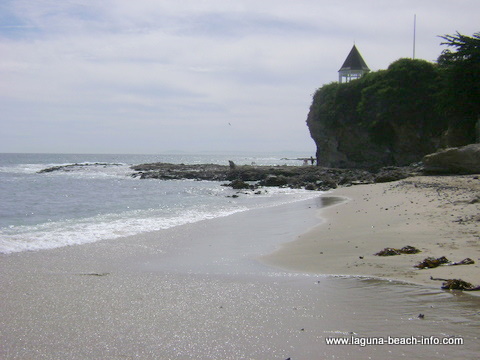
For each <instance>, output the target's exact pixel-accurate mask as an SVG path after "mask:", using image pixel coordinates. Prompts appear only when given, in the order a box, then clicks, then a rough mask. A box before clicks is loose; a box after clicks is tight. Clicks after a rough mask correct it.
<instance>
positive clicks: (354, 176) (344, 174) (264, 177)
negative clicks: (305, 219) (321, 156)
mask: <svg viewBox="0 0 480 360" xmlns="http://www.w3.org/2000/svg"><path fill="white" fill-rule="evenodd" d="M132 169H133V170H134V171H135V172H134V173H133V174H132V176H133V177H138V178H140V179H160V180H181V179H191V180H209V181H229V183H228V184H226V185H229V186H231V187H233V188H235V189H246V188H250V189H254V188H256V187H259V186H280V187H290V188H295V189H301V188H303V189H306V190H323V191H325V190H330V189H335V188H336V187H338V186H351V185H358V184H371V183H375V182H386V181H394V180H399V179H403V178H407V177H409V176H413V175H415V174H417V173H418V172H419V171H420V169H419V168H418V167H414V166H411V167H402V168H397V167H388V168H383V169H380V170H379V171H377V172H372V171H368V170H362V169H338V168H324V167H319V166H252V165H235V166H232V165H231V164H230V165H217V164H193V165H185V164H169V163H151V164H140V165H135V166H132Z"/></svg>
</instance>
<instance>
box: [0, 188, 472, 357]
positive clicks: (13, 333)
mask: <svg viewBox="0 0 480 360" xmlns="http://www.w3.org/2000/svg"><path fill="white" fill-rule="evenodd" d="M383 186H388V185H381V187H383ZM370 188H374V189H377V190H378V189H379V188H380V187H379V185H373V186H370V185H362V186H358V187H351V188H344V189H339V190H337V191H335V192H333V193H326V194H324V196H323V197H317V198H314V199H309V200H303V201H298V202H294V203H289V204H284V205H279V206H275V207H271V208H261V209H255V210H251V211H246V212H241V213H236V214H233V215H230V216H227V217H223V218H217V219H210V220H205V221H201V222H197V223H193V224H187V225H182V226H179V227H176V228H170V229H166V230H161V231H155V232H151V233H146V234H143V235H136V236H131V237H125V238H121V239H116V240H105V241H100V242H96V243H91V244H84V245H77V246H70V247H63V248H57V249H52V250H43V251H31V252H24V253H14V254H9V255H1V256H0V259H1V260H2V261H0V272H1V273H2V278H1V284H2V290H3V291H2V292H1V293H0V302H1V303H2V309H1V312H0V314H1V316H0V319H1V320H0V335H1V336H0V338H1V340H0V357H2V358H4V359H9V360H10V359H22V360H23V359H37V358H43V359H60V358H62V359H100V358H141V359H158V358H164V359H172V360H174V359H182V360H183V359H192V360H195V359H202V360H203V359H211V360H213V359H231V360H233V359H240V358H242V359H272V360H277V359H287V358H292V359H310V358H312V356H313V357H315V356H317V357H318V356H319V354H320V356H323V357H325V358H327V357H328V358H333V357H336V358H349V357H352V356H354V357H355V358H358V359H373V360H381V359H385V358H391V357H392V356H394V357H404V356H406V357H409V358H419V357H421V358H424V359H428V360H436V359H437V358H438V351H440V352H441V353H442V354H445V356H449V357H452V356H454V355H455V356H460V357H464V358H472V357H473V356H474V355H473V354H477V353H478V350H479V347H478V336H477V335H476V334H478V331H477V330H478V326H479V324H478V319H476V318H474V319H473V320H472V318H471V314H472V309H477V308H478V305H479V300H480V299H479V298H478V297H471V296H462V294H460V295H459V296H451V295H450V294H448V293H445V292H443V291H441V290H439V289H429V288H426V287H424V286H417V285H412V284H398V283H396V282H386V281H378V280H375V279H373V280H372V279H357V278H351V277H347V278H341V277H333V276H325V275H322V274H319V273H314V274H308V273H306V272H301V271H297V270H295V271H292V270H280V269H279V267H278V264H276V266H275V267H273V266H271V265H268V266H267V265H265V264H264V263H262V262H260V261H258V260H259V259H258V256H259V255H261V254H264V255H265V256H271V255H267V254H271V253H272V252H273V251H275V249H278V248H279V247H282V248H283V249H285V248H287V247H288V246H291V245H292V244H295V243H297V242H298V240H297V241H294V242H293V243H289V244H286V243H287V242H288V241H291V240H292V239H295V238H297V237H298V236H299V234H301V233H302V232H304V231H305V230H306V229H311V230H310V232H309V233H315V232H316V231H318V230H319V229H321V228H322V227H326V226H327V227H328V226H329V224H331V223H332V220H331V219H332V217H331V216H330V214H332V215H333V214H335V213H336V211H340V209H342V208H344V207H346V206H348V204H351V203H355V197H354V196H353V195H352V194H347V193H348V192H350V191H354V192H355V191H360V193H363V192H364V190H365V189H370ZM344 191H346V193H345V194H344V193H343V192H344ZM340 194H342V195H341V196H342V197H345V196H346V195H349V196H350V198H351V199H352V200H351V201H350V202H348V203H342V204H335V205H333V206H328V207H325V208H323V206H325V205H332V203H331V202H332V201H335V200H338V198H337V196H340ZM319 213H320V214H321V215H322V219H319V217H318V214H319ZM319 223H320V225H319ZM330 226H331V225H330ZM347 230H348V231H350V232H351V231H352V229H347ZM300 238H302V236H300ZM282 244H283V245H282ZM412 245H415V244H412ZM304 255H308V254H304ZM392 258H395V257H392ZM262 259H263V257H262ZM262 259H261V260H262ZM471 266H476V265H468V266H459V268H460V267H464V268H469V267H471ZM407 297H408V301H406V300H405V299H406V298H407ZM426 300H427V301H426ZM433 305H434V306H433ZM419 313H423V314H425V318H426V319H425V320H421V319H419V318H418V314H419ZM379 324H381V329H382V330H381V332H380V330H379ZM352 334H354V335H355V336H360V337H373V336H382V335H384V334H388V335H389V336H396V337H403V336H406V335H408V336H416V335H425V336H427V335H428V336H437V337H443V336H445V334H453V335H455V336H458V337H462V338H463V339H465V346H462V347H461V348H459V347H452V346H446V345H440V346H434V347H433V346H421V347H418V346H402V347H398V346H394V347H391V346H380V347H375V346H366V347H358V346H350V345H348V346H328V345H326V342H325V339H326V338H327V337H350V336H352Z"/></svg>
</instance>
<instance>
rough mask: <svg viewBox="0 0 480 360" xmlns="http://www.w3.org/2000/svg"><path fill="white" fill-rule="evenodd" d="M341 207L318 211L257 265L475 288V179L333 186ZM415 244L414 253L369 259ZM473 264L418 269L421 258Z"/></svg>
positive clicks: (478, 188)
mask: <svg viewBox="0 0 480 360" xmlns="http://www.w3.org/2000/svg"><path fill="white" fill-rule="evenodd" d="M330 195H332V196H339V197H342V198H344V202H343V203H339V204H337V205H334V206H331V207H327V208H325V209H322V210H321V211H320V216H321V217H322V218H323V219H324V223H322V224H320V225H319V226H316V227H315V228H314V229H311V230H310V231H309V232H307V233H305V234H303V235H301V236H300V237H299V238H298V240H297V241H294V242H290V243H288V244H286V245H284V246H283V247H282V248H281V249H280V250H278V251H276V252H275V253H273V254H271V255H268V256H266V257H264V258H263V260H264V261H265V262H267V263H270V264H275V265H280V266H285V267H287V268H289V269H294V270H297V271H305V272H310V273H319V274H334V275H338V274H345V275H362V276H369V277H378V278H385V279H395V280H401V281H407V282H411V283H417V284H423V285H426V286H433V287H440V286H441V284H442V283H441V282H439V281H432V280H431V279H430V277H434V278H446V279H462V280H464V281H467V282H470V283H472V284H473V285H476V286H478V285H480V231H479V229H480V227H479V225H480V180H479V177H478V176H473V175H470V176H424V177H413V178H407V179H405V180H402V181H397V182H393V183H384V184H374V185H359V186H352V187H348V188H341V189H336V190H334V191H332V192H331V194H330ZM407 245H410V246H414V247H416V248H417V249H419V250H421V252H420V253H418V254H408V255H407V254H404V255H397V256H375V255H374V254H376V253H378V252H379V251H381V250H382V249H384V248H397V249H400V248H402V247H404V246H407ZM442 256H445V257H446V258H447V259H448V260H450V261H452V262H459V261H462V260H464V259H466V258H470V259H472V260H473V261H475V264H472V265H459V266H439V267H437V268H433V269H417V268H415V267H414V265H416V264H418V263H420V262H421V261H423V260H424V259H425V258H427V257H434V258H439V257H442Z"/></svg>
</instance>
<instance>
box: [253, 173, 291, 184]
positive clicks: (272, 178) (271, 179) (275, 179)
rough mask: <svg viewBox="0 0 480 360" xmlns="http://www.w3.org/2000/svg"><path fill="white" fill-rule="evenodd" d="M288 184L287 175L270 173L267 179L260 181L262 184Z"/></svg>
mask: <svg viewBox="0 0 480 360" xmlns="http://www.w3.org/2000/svg"><path fill="white" fill-rule="evenodd" d="M287 184H288V180H287V178H286V177H285V176H282V175H280V176H276V175H269V176H267V178H266V179H265V180H262V181H260V185H262V186H285V185H287Z"/></svg>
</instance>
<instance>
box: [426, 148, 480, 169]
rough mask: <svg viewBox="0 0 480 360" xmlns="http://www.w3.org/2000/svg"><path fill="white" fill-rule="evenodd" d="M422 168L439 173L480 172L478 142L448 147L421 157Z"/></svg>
mask: <svg viewBox="0 0 480 360" xmlns="http://www.w3.org/2000/svg"><path fill="white" fill-rule="evenodd" d="M423 164H424V170H425V171H426V172H429V173H439V174H480V144H470V145H467V146H463V147H458V148H449V149H446V150H443V151H439V152H436V153H433V154H429V155H426V156H425V157H424V158H423Z"/></svg>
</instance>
